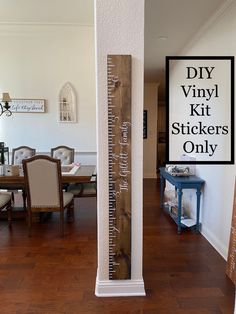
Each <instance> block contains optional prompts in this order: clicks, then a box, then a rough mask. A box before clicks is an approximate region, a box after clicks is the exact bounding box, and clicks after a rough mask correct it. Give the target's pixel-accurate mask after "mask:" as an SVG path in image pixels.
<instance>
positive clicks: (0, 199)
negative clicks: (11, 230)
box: [0, 192, 12, 227]
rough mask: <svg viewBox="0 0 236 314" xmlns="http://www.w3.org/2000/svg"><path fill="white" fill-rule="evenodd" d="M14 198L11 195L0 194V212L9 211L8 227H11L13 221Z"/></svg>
mask: <svg viewBox="0 0 236 314" xmlns="http://www.w3.org/2000/svg"><path fill="white" fill-rule="evenodd" d="M11 201H12V197H11V193H6V192H0V211H2V210H3V209H6V210H7V219H8V226H9V227H11V221H12V204H11Z"/></svg>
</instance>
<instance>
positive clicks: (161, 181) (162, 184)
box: [160, 175, 165, 208]
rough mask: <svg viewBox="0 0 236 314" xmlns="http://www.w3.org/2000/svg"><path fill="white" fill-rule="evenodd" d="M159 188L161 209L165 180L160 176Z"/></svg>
mask: <svg viewBox="0 0 236 314" xmlns="http://www.w3.org/2000/svg"><path fill="white" fill-rule="evenodd" d="M160 186H161V208H163V206H164V186H165V179H164V177H163V176H162V175H160Z"/></svg>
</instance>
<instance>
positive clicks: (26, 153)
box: [12, 146, 36, 165]
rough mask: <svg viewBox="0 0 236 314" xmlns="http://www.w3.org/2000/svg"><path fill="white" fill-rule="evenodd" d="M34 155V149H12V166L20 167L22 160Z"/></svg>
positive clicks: (24, 147) (23, 147) (21, 147)
mask: <svg viewBox="0 0 236 314" xmlns="http://www.w3.org/2000/svg"><path fill="white" fill-rule="evenodd" d="M35 154H36V149H35V148H31V147H29V146H19V147H16V148H13V149H12V165H21V164H22V160H23V159H26V158H29V157H32V156H34V155H35Z"/></svg>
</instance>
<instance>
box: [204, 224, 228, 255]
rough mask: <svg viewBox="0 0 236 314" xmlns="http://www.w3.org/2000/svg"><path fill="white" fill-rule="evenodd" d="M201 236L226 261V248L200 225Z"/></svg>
mask: <svg viewBox="0 0 236 314" xmlns="http://www.w3.org/2000/svg"><path fill="white" fill-rule="evenodd" d="M201 234H202V235H203V236H204V238H206V239H207V241H208V242H210V244H211V245H212V246H213V247H214V248H215V249H216V251H217V252H218V253H219V254H220V255H221V256H222V257H223V258H224V259H225V260H227V257H228V248H227V247H226V246H225V245H224V244H223V243H222V242H221V241H220V240H219V239H218V238H216V237H215V236H214V234H213V233H212V232H211V231H210V230H209V229H208V228H207V227H206V226H204V225H202V230H201Z"/></svg>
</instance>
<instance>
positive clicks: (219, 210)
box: [181, 2, 236, 259]
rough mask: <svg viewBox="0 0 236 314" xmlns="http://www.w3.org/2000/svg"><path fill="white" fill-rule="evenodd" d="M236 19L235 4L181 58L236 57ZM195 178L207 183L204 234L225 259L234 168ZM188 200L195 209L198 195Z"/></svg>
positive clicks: (202, 170)
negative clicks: (187, 56) (184, 56)
mask: <svg viewBox="0 0 236 314" xmlns="http://www.w3.org/2000/svg"><path fill="white" fill-rule="evenodd" d="M235 16H236V3H235V2H233V4H232V5H231V6H230V7H228V9H227V10H226V11H225V12H224V14H222V15H219V16H218V18H217V19H216V20H215V21H214V22H213V23H212V24H211V25H208V27H207V28H205V29H204V32H202V33H201V34H199V35H198V36H197V37H196V38H194V39H193V41H192V43H191V45H189V46H188V48H187V49H186V50H185V53H182V54H181V55H184V54H185V55H189V56H195V55H196V56H198V55H199V56H213V55H217V56H228V55H230V56H235V55H236V42H235V40H234V38H235V30H236V19H235ZM221 92H223V91H221ZM213 122H214V121H213ZM213 124H214V123H213ZM196 174H197V175H199V176H200V177H201V178H203V179H204V180H205V181H206V184H205V187H204V193H203V197H202V208H201V222H202V233H203V235H204V236H205V237H206V238H207V239H208V240H209V242H210V243H211V244H212V245H213V246H214V247H215V248H216V249H217V251H218V252H219V253H220V254H221V255H222V256H223V257H224V258H225V259H226V258H227V252H228V243H229V234H230V226H231V215H232V207H233V189H234V178H235V165H232V166H229V165H228V166H226V165H211V166H210V165H204V166H197V167H196ZM189 198H190V200H191V205H192V208H194V207H195V193H194V195H192V196H191V195H189Z"/></svg>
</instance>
